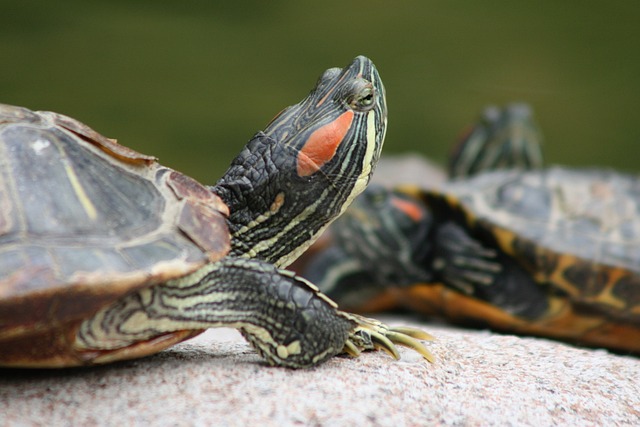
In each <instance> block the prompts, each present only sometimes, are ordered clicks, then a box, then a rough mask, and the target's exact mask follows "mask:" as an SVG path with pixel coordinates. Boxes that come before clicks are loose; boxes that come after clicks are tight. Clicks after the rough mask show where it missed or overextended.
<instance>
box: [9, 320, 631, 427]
mask: <svg viewBox="0 0 640 427" xmlns="http://www.w3.org/2000/svg"><path fill="white" fill-rule="evenodd" d="M384 320H385V321H387V322H390V323H393V324H399V323H402V324H409V325H412V326H419V327H421V328H423V329H425V330H427V331H429V332H430V333H432V334H434V335H435V336H436V337H437V340H436V341H434V342H432V343H427V344H428V347H429V348H430V349H431V350H432V352H433V353H434V355H435V357H436V358H437V361H436V363H434V364H428V363H426V362H424V361H423V360H422V359H421V358H420V357H419V356H418V355H417V354H416V353H414V352H412V351H411V350H409V349H401V350H400V352H401V355H402V359H401V360H399V361H394V360H392V359H390V358H389V356H387V355H386V354H384V353H381V352H375V353H366V354H363V355H362V356H361V357H360V358H357V359H351V358H347V357H337V358H334V359H332V360H330V361H329V362H328V363H326V364H324V365H322V366H320V367H317V368H315V369H310V370H304V371H293V370H287V369H282V368H270V367H267V366H265V364H264V363H262V362H261V360H260V358H259V357H258V356H257V355H256V354H255V353H254V352H253V350H252V349H251V348H250V347H249V346H248V344H246V343H245V341H244V340H243V339H242V337H241V336H240V335H239V334H238V333H237V332H236V331H234V330H225V329H218V330H210V331H208V332H206V333H205V334H203V335H200V336H199V337H197V338H195V339H193V340H191V341H188V342H186V343H182V344H180V345H177V346H175V347H173V348H171V349H169V350H166V351H164V352H162V353H160V354H157V355H155V356H152V357H149V358H146V359H141V360H134V361H127V362H121V363H117V364H113V365H109V366H102V367H94V368H82V369H68V370H42V371H38V370H29V371H21V370H0V425H1V426H14V425H16V426H17V425H20V426H22V425H27V426H29V425H43V426H44V425H47V426H67V425H69V426H71V425H160V426H164V425H202V426H209V425H216V426H234V425H277V426H287V425H305V426H308V425H331V426H341V425H345V426H346V425H350V426H359V425H380V426H391V425H393V426H413V425H464V426H476V425H477V426H487V425H536V426H542V425H574V426H577V425H580V426H602V425H640V359H638V358H634V357H626V356H618V355H612V354H609V353H607V352H606V351H603V350H586V349H579V348H574V347H571V346H568V345H564V344H561V343H556V342H552V341H547V340H542V339H534V338H520V337H515V336H508V335H498V334H493V333H490V332H486V331H468V330H461V329H454V328H451V327H446V326H442V325H436V324H433V325H431V324H417V323H415V322H414V321H411V320H410V319H406V318H400V317H387V318H385V319H384Z"/></svg>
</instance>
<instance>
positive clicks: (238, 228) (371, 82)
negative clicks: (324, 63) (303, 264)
mask: <svg viewBox="0 0 640 427" xmlns="http://www.w3.org/2000/svg"><path fill="white" fill-rule="evenodd" d="M386 123H387V107H386V100H385V91H384V86H383V84H382V81H381V80H380V76H379V75H378V72H377V70H376V68H375V66H374V65H373V63H372V62H371V61H370V60H369V59H367V58H365V57H363V56H359V57H357V58H356V59H354V60H353V62H352V63H351V64H350V65H349V66H347V67H345V68H344V69H342V70H339V69H335V68H332V69H329V70H327V71H325V73H324V74H323V75H322V76H321V77H320V79H319V80H318V83H317V84H316V87H315V88H314V90H312V91H311V93H310V94H309V95H308V96H307V97H306V98H305V99H304V100H303V101H301V102H300V103H298V104H296V105H293V106H291V107H289V108H287V109H285V110H284V111H283V112H282V113H281V114H280V115H278V116H277V117H276V118H275V119H273V120H272V121H271V123H270V124H269V125H268V126H267V127H266V129H265V130H264V132H261V133H258V134H257V135H256V136H255V137H254V138H253V139H252V140H251V141H250V142H249V144H247V146H246V147H245V149H244V150H243V151H242V153H241V154H240V155H239V156H238V157H237V158H236V159H235V160H234V161H233V163H232V165H231V167H230V168H229V170H228V171H227V173H226V174H225V176H224V177H223V178H222V179H220V181H218V183H217V184H216V186H215V187H214V188H213V191H214V192H216V193H217V194H218V195H220V197H221V198H222V199H223V200H224V201H225V202H226V203H227V204H228V206H229V208H230V211H231V214H230V216H229V227H230V230H231V233H232V250H231V255H234V256H242V257H248V258H257V259H261V260H265V261H268V262H271V263H274V264H276V265H277V266H281V267H284V266H287V265H289V264H290V263H291V262H293V260H295V258H296V257H297V256H298V255H300V254H301V253H302V252H303V251H304V250H305V249H306V248H307V247H308V246H309V245H310V244H311V243H313V241H314V240H315V239H316V238H317V237H318V236H319V235H320V233H321V232H322V231H323V230H324V229H325V228H326V227H327V226H328V225H329V224H330V223H331V222H332V221H333V220H334V219H336V218H337V217H338V216H339V215H340V214H342V212H344V210H345V209H346V208H347V206H348V205H349V204H350V203H351V202H352V201H353V199H354V198H355V197H356V196H357V195H358V194H360V193H361V192H362V191H363V190H364V188H365V187H366V185H367V184H368V183H369V179H370V177H371V174H372V172H373V170H374V168H375V165H376V163H377V161H378V159H379V157H380V151H381V149H382V144H383V141H384V136H385V131H386Z"/></svg>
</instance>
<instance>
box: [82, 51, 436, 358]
mask: <svg viewBox="0 0 640 427" xmlns="http://www.w3.org/2000/svg"><path fill="white" fill-rule="evenodd" d="M385 129H386V106H385V98H384V88H383V86H382V82H381V81H380V78H379V76H378V74H377V71H376V70H375V67H374V66H373V64H372V63H371V61H370V60H368V59H367V58H364V57H358V58H356V59H355V60H354V61H353V63H352V64H351V65H350V66H348V67H346V68H345V69H343V70H338V69H330V70H328V71H327V72H325V73H324V74H323V76H322V77H321V78H320V80H319V81H318V84H317V86H316V88H315V89H314V90H313V91H312V92H311V93H310V94H309V96H308V97H307V98H306V99H304V100H303V101H302V102H300V103H299V104H296V105H294V106H292V107H289V108H288V109H286V110H284V111H283V112H282V113H281V114H280V115H279V116H277V117H276V118H275V119H274V120H273V121H272V122H271V123H270V124H269V125H268V126H267V128H266V129H265V130H264V131H263V132H259V133H258V134H256V135H255V136H254V138H253V139H252V140H251V141H250V142H249V143H248V144H247V146H246V147H245V149H244V150H243V151H242V152H241V153H240V155H239V156H238V157H236V159H235V160H234V161H233V162H232V164H231V166H230V168H229V169H228V171H227V172H226V174H225V175H224V176H223V177H222V178H221V179H220V180H219V181H218V183H217V184H216V185H215V186H214V187H211V190H212V191H213V192H214V193H215V194H217V195H218V196H220V198H221V199H222V200H223V201H224V202H225V203H226V204H227V205H228V207H229V209H230V214H229V217H228V220H227V223H228V226H229V230H230V232H231V251H230V253H229V255H228V256H227V257H226V258H224V259H222V260H221V261H218V262H215V263H211V264H209V265H207V266H205V267H204V268H202V269H200V270H199V271H197V272H195V273H193V274H191V275H188V276H185V277H183V278H180V279H176V280H172V281H169V282H167V283H165V284H162V285H159V286H155V287H151V288H147V289H144V290H142V291H139V292H136V293H133V294H130V295H128V296H126V297H124V298H122V299H120V300H119V301H118V302H116V303H115V304H113V305H111V306H108V307H105V308H104V309H102V310H100V311H99V312H98V313H97V314H96V315H95V316H93V317H92V318H90V319H88V320H86V321H84V322H83V323H82V325H81V326H80V329H79V332H78V334H77V338H76V348H77V349H78V350H80V351H84V352H87V353H90V352H92V351H93V352H96V351H98V352H106V353H107V354H108V353H109V352H110V351H116V352H117V351H120V349H122V348H127V347H128V346H136V345H140V344H139V343H144V342H146V341H150V340H154V339H156V337H160V336H162V335H163V334H172V333H175V332H176V331H181V330H199V329H204V328H210V327H219V326H228V327H235V328H238V329H239V330H240V331H241V332H242V333H243V335H244V336H245V337H246V338H247V340H248V341H249V342H250V343H251V344H252V345H253V346H254V347H255V348H256V349H257V350H258V352H259V353H260V354H261V355H262V356H263V357H264V358H265V359H266V360H267V361H268V362H269V363H270V364H272V365H280V366H287V367H292V368H300V367H306V366H312V365H315V364H318V363H320V362H322V361H324V360H326V359H328V358H330V357H332V356H334V355H335V354H338V353H340V352H343V351H347V352H349V353H351V354H356V355H357V354H359V352H360V351H361V350H368V349H374V348H385V349H387V350H389V351H390V352H391V353H392V354H394V355H397V352H396V350H395V347H394V344H393V343H394V342H395V343H398V344H401V345H407V346H409V347H412V348H414V349H416V350H417V351H418V352H420V353H421V354H423V355H424V356H425V358H427V359H430V358H431V356H430V354H429V353H428V351H427V350H426V349H425V348H424V347H422V345H421V344H420V343H419V342H418V341H417V340H416V338H419V339H426V338H428V335H426V334H424V333H423V332H420V331H415V330H409V329H406V328H389V327H387V326H386V325H383V324H381V323H379V322H376V321H373V320H371V319H365V318H362V317H359V316H355V315H351V314H348V313H344V312H341V311H339V310H337V306H336V305H335V303H333V301H331V300H330V299H328V298H327V297H326V296H324V295H323V294H321V293H320V292H319V291H318V289H317V288H316V287H315V286H313V285H312V284H310V283H309V282H307V281H306V280H304V279H302V278H299V277H296V276H295V275H294V274H293V273H291V272H289V271H286V270H281V269H279V267H284V266H286V265H288V264H289V263H291V262H292V261H293V260H294V259H295V258H296V257H297V256H298V255H299V254H300V253H301V252H302V251H304V250H305V249H306V248H307V247H308V246H309V245H310V244H311V243H312V242H313V241H314V240H315V239H316V238H317V236H318V235H319V234H320V233H321V232H322V230H324V229H325V228H326V227H327V226H328V225H329V224H330V223H331V221H333V220H334V219H335V218H337V216H338V215H340V214H341V213H342V212H343V211H344V210H345V209H346V207H347V205H348V204H349V203H351V201H352V200H353V199H354V198H355V197H356V196H357V195H358V194H359V193H360V192H362V190H364V188H365V187H366V185H367V183H368V181H369V179H370V176H371V173H372V172H373V169H374V166H375V163H376V162H377V160H378V157H379V155H380V150H381V148H382V143H383V140H384V134H385Z"/></svg>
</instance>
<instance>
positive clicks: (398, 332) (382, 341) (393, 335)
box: [343, 314, 435, 362]
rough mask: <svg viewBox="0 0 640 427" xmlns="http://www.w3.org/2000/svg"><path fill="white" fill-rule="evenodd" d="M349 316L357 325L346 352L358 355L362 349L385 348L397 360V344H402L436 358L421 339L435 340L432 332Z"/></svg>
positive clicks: (428, 357) (348, 340)
mask: <svg viewBox="0 0 640 427" xmlns="http://www.w3.org/2000/svg"><path fill="white" fill-rule="evenodd" d="M349 317H350V318H351V319H352V320H353V321H355V322H356V327H355V328H354V329H353V330H352V331H351V333H350V334H349V338H348V339H347V342H346V343H345V346H344V350H343V351H344V352H345V353H347V354H349V355H351V356H354V357H357V356H359V355H360V352H361V351H362V350H384V351H385V352H387V353H389V355H391V357H393V358H394V359H396V360H397V359H400V353H398V349H397V348H396V345H401V346H404V347H408V348H411V349H413V350H415V351H417V352H418V353H420V355H422V357H424V358H425V359H426V360H427V361H429V362H433V361H434V360H435V358H434V357H433V355H432V354H431V352H430V351H429V350H427V348H426V347H425V346H424V345H422V343H421V342H420V341H419V340H425V341H431V340H433V339H434V338H433V337H432V336H431V335H430V334H428V333H426V332H424V331H421V330H420V329H415V328H410V327H407V326H396V327H391V326H388V325H386V324H384V323H382V322H380V321H378V320H375V319H370V318H368V317H363V316H358V315H355V314H349Z"/></svg>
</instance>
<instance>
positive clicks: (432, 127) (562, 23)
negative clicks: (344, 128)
mask: <svg viewBox="0 0 640 427" xmlns="http://www.w3.org/2000/svg"><path fill="white" fill-rule="evenodd" d="M358 54H364V55H367V56H369V57H371V58H372V59H373V60H374V62H375V63H376V65H377V66H378V69H379V70H380V73H381V75H382V77H383V80H384V81H385V85H386V88H387V98H388V102H389V108H390V120H389V131H388V134H387V144H386V147H385V151H386V152H387V153H391V152H404V151H408V150H419V151H421V152H423V153H425V154H426V155H428V156H430V157H431V158H433V159H435V160H437V161H443V160H444V159H445V158H446V156H447V150H448V147H449V146H450V145H451V143H452V141H453V140H454V139H455V137H456V135H457V134H458V133H459V131H460V130H461V128H462V127H463V126H464V125H465V124H467V123H469V122H471V121H472V120H474V119H475V117H476V116H477V114H478V112H479V111H480V110H481V108H482V107H483V106H484V105H486V104H488V103H498V104H503V103H506V102H510V101H514V100H521V101H526V102H528V103H530V104H531V105H532V106H533V108H534V111H535V112H536V116H537V119H538V122H539V123H540V125H541V127H542V128H543V130H544V133H545V150H546V153H547V159H548V161H549V162H551V163H561V164H571V165H600V166H607V167H615V168H618V169H624V170H629V171H635V172H637V171H640V160H639V159H638V156H637V154H638V153H639V152H640V146H639V144H640V126H639V120H638V118H639V114H640V113H639V108H638V95H640V2H637V1H613V2H603V1H599V2H592V1H513V0H509V1H478V0H468V1H424V0H422V1H390V0H387V1H382V0H380V1H367V2H364V1H344V0H341V1H339V0H331V1H322V2H301V1H298V2H296V1H236V2H231V1H226V2H214V1H195V0H181V1H179V2H178V1H172V2H163V1H149V0H144V1H130V0H129V1H123V0H122V1H59V2H53V1H47V2H33V1H12V2H9V1H4V0H2V1H0V58H1V59H2V62H1V65H2V66H1V67H0V102H4V103H9V104H17V105H22V106H26V107H29V108H32V109H44V110H53V111H57V112H61V113H64V114H67V115H70V116H72V117H75V118H77V119H79V120H81V121H84V122H85V123H87V124H89V125H90V126H92V127H93V128H95V129H96V130H98V131H99V132H101V133H103V134H105V135H107V136H109V137H113V138H117V139H118V140H119V141H120V142H121V143H123V144H125V145H128V146H130V147H132V148H135V149H137V150H139V151H142V152H144V153H148V154H154V155H156V156H158V157H160V159H161V161H162V162H163V163H165V164H167V165H169V166H172V167H174V168H177V169H179V170H182V171H184V172H187V173H188V174H190V175H192V176H194V177H196V178H197V179H199V180H201V181H203V182H205V183H213V182H214V181H215V180H216V179H217V177H219V176H220V174H221V173H222V172H223V171H224V169H225V168H226V166H227V165H228V163H229V161H230V160H231V158H232V157H233V156H234V155H235V154H236V153H237V152H238V151H239V150H240V148H241V146H242V145H243V144H244V143H245V142H246V140H247V139H248V138H249V137H251V135H253V133H254V132H255V131H257V130H259V129H261V128H262V127H263V126H264V125H265V124H266V123H267V122H268V121H269V120H270V119H271V117H272V116H273V115H275V114H276V113H277V112H278V111H280V110H281V109H282V108H283V107H284V106H287V105H290V104H293V103H296V102H298V101H299V100H300V99H302V98H303V97H304V96H305V95H306V94H307V93H308V91H309V90H310V89H311V88H312V86H313V84H314V83H315V80H316V78H317V77H318V76H319V75H320V74H321V72H322V71H323V70H325V69H326V68H329V67H332V66H341V67H342V66H344V65H346V64H347V63H349V62H350V60H351V59H352V58H353V57H354V56H356V55H358Z"/></svg>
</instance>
